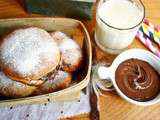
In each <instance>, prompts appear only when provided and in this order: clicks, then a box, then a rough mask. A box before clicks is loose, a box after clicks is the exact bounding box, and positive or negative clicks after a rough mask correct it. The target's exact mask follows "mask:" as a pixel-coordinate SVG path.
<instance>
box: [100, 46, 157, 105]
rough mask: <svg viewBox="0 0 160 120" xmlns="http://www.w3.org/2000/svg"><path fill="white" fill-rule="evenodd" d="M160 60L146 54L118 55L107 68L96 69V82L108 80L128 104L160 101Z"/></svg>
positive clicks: (142, 52) (141, 52) (130, 53)
mask: <svg viewBox="0 0 160 120" xmlns="http://www.w3.org/2000/svg"><path fill="white" fill-rule="evenodd" d="M159 63H160V59H159V58H158V57H157V56H155V55H154V54H152V53H151V52H149V51H146V50H142V49H130V50H127V51H124V52H122V53H121V54H120V55H118V56H117V58H116V59H115V60H114V61H113V63H112V65H111V66H110V67H105V66H100V67H99V68H98V71H97V72H98V75H99V78H100V79H103V80H110V81H111V82H112V84H113V86H114V88H115V90H116V91H117V93H118V94H119V95H120V96H121V97H122V98H123V99H125V100H127V101H128V102H130V103H133V104H136V105H141V106H148V105H152V104H155V103H158V102H160V64H159Z"/></svg>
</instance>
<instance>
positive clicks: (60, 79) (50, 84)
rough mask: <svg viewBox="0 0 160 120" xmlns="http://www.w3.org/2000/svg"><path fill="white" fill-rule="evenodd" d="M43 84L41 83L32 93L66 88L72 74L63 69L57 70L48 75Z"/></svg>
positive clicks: (45, 92)
mask: <svg viewBox="0 0 160 120" xmlns="http://www.w3.org/2000/svg"><path fill="white" fill-rule="evenodd" d="M50 78H51V79H48V80H47V81H46V82H45V83H44V84H42V85H41V86H40V87H39V88H38V89H36V91H35V92H34V93H33V94H34V95H39V94H47V93H52V92H55V91H57V90H61V89H64V88H67V87H68V86H69V85H70V83H71V80H72V75H71V74H70V73H68V72H65V71H63V70H58V71H57V72H56V73H54V74H52V75H51V76H50Z"/></svg>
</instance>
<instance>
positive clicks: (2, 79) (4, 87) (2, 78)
mask: <svg viewBox="0 0 160 120" xmlns="http://www.w3.org/2000/svg"><path fill="white" fill-rule="evenodd" d="M36 89H37V88H36V87H33V86H29V85H26V84H23V83H20V82H17V81H13V80H11V79H10V78H8V77H7V76H6V75H5V74H4V73H3V72H1V71H0V94H1V95H4V96H6V97H10V98H19V97H26V96H28V95H30V94H32V93H33V92H34V91H35V90H36Z"/></svg>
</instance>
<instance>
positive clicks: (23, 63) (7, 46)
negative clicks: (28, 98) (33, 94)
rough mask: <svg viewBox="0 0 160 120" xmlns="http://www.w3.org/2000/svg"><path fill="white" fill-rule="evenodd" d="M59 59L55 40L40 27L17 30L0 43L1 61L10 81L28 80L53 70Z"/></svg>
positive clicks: (26, 81)
mask: <svg viewBox="0 0 160 120" xmlns="http://www.w3.org/2000/svg"><path fill="white" fill-rule="evenodd" d="M59 61H60V50H59V48H58V46H57V43H56V42H55V40H53V38H52V37H51V36H50V35H49V33H48V32H47V31H45V30H43V29H40V28H36V27H29V28H25V29H17V30H15V31H13V32H12V33H10V34H9V35H8V36H6V37H5V38H4V39H3V41H2V43H1V44H0V64H1V68H2V70H3V72H4V73H5V74H6V75H7V76H9V77H10V78H11V79H13V80H17V81H21V82H24V83H28V84H29V83H30V81H31V80H37V79H39V78H41V77H42V76H44V75H46V74H47V73H48V72H50V71H52V70H54V69H55V68H56V66H57V65H58V64H59Z"/></svg>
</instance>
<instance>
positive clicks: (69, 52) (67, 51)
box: [50, 31, 83, 71]
mask: <svg viewBox="0 0 160 120" xmlns="http://www.w3.org/2000/svg"><path fill="white" fill-rule="evenodd" d="M50 34H51V36H52V38H54V39H55V40H56V42H57V43H58V45H59V48H60V51H61V53H62V56H61V60H62V61H61V62H62V68H63V69H64V70H66V71H75V70H76V69H77V68H78V67H79V65H80V63H81V61H82V57H83V56H82V50H81V48H80V46H79V44H78V43H77V42H76V41H74V40H73V39H71V38H69V37H68V36H67V35H66V34H64V33H62V32H60V31H57V32H52V33H50Z"/></svg>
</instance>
